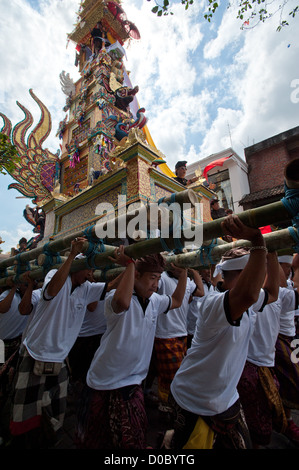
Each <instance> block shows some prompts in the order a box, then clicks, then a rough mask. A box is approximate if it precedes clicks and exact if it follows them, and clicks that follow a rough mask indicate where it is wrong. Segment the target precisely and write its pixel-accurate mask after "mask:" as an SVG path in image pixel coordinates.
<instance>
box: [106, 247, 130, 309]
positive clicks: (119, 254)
mask: <svg viewBox="0 0 299 470" xmlns="http://www.w3.org/2000/svg"><path fill="white" fill-rule="evenodd" d="M110 259H111V261H113V262H115V263H117V264H120V265H121V266H126V269H125V271H124V272H123V273H122V275H121V276H120V279H119V282H118V285H117V287H116V290H115V293H114V296H113V299H112V301H111V306H112V309H113V311H114V312H115V313H121V312H123V311H124V310H128V308H129V306H130V303H131V299H132V294H133V290H134V282H135V263H134V261H133V260H132V259H131V258H130V257H129V256H127V255H126V254H125V253H124V246H123V245H121V246H120V247H119V248H116V249H115V252H114V258H112V257H110Z"/></svg>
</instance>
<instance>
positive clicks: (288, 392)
mask: <svg viewBox="0 0 299 470" xmlns="http://www.w3.org/2000/svg"><path fill="white" fill-rule="evenodd" d="M292 340H293V338H291V337H289V336H284V335H282V334H279V335H278V338H277V341H276V346H275V347H276V353H275V373H276V376H277V378H278V381H279V385H280V389H279V391H280V396H281V398H282V401H283V404H284V405H285V406H286V407H287V408H290V409H296V410H298V409H299V363H298V362H297V363H296V362H292V360H291V354H292V352H293V350H294V349H293V348H292V347H291V342H292Z"/></svg>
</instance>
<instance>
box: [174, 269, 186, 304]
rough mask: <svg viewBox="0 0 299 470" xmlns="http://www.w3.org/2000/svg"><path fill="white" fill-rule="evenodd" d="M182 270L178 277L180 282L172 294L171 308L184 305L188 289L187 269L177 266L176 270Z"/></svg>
mask: <svg viewBox="0 0 299 470" xmlns="http://www.w3.org/2000/svg"><path fill="white" fill-rule="evenodd" d="M178 269H179V270H180V274H179V277H178V283H177V286H176V289H175V291H174V293H173V294H172V297H171V309H173V308H179V307H180V306H181V305H182V302H183V299H184V295H185V291H186V285H187V269H185V268H178V267H177V266H176V270H178Z"/></svg>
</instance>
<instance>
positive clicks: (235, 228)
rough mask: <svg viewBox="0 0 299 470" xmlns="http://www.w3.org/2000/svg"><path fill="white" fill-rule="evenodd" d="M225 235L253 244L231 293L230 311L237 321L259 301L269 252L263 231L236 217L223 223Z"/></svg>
mask: <svg viewBox="0 0 299 470" xmlns="http://www.w3.org/2000/svg"><path fill="white" fill-rule="evenodd" d="M222 228H223V231H224V232H225V233H227V234H228V235H231V236H232V237H233V238H237V239H239V240H248V241H250V242H251V243H252V247H253V250H252V251H251V252H250V255H249V260H248V263H247V264H246V266H245V268H244V269H243V270H242V272H241V274H240V276H239V277H238V279H237V281H236V284H235V285H234V286H233V287H232V288H231V289H230V291H229V297H228V298H229V309H230V315H231V318H232V320H237V319H238V318H240V317H241V316H242V314H243V313H244V312H245V311H246V310H247V309H248V308H249V307H250V306H251V305H253V304H254V303H255V302H256V301H257V300H258V296H259V293H260V290H261V288H262V286H263V283H264V280H265V275H266V258H267V250H266V248H265V242H264V239H263V236H262V234H261V231H260V230H259V229H256V228H251V227H247V226H246V225H244V224H243V223H242V222H241V220H240V219H239V218H238V217H237V216H236V215H229V216H228V217H226V218H225V220H224V221H223V222H222Z"/></svg>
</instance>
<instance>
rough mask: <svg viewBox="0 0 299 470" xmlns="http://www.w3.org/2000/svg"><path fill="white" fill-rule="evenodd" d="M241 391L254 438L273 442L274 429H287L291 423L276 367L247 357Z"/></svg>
mask: <svg viewBox="0 0 299 470" xmlns="http://www.w3.org/2000/svg"><path fill="white" fill-rule="evenodd" d="M238 392H239V395H240V401H241V403H242V407H243V410H244V413H245V419H246V423H247V426H248V428H249V431H250V435H251V439H252V441H253V442H254V443H255V444H259V445H267V444H269V443H270V441H271V435H272V431H273V429H274V430H275V431H277V432H283V431H284V429H285V427H286V425H287V421H286V416H285V412H284V408H283V404H282V400H281V397H280V395H279V383H278V380H277V378H276V376H275V373H274V370H273V369H272V368H269V367H258V366H256V365H255V364H252V363H251V362H248V361H247V362H246V364H245V367H244V370H243V373H242V376H241V379H240V381H239V384H238Z"/></svg>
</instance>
